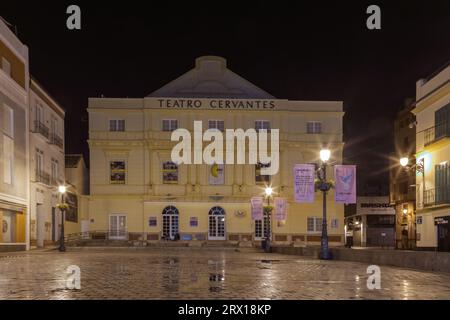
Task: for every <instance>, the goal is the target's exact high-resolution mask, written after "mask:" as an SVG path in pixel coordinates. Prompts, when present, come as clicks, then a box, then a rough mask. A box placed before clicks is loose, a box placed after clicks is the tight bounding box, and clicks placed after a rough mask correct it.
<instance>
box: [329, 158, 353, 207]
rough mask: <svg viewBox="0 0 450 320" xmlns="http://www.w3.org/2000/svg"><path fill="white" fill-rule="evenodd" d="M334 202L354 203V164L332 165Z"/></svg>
mask: <svg viewBox="0 0 450 320" xmlns="http://www.w3.org/2000/svg"><path fill="white" fill-rule="evenodd" d="M334 178H335V180H336V183H335V193H334V199H335V202H336V203H346V204H348V203H356V166H354V165H336V166H334Z"/></svg>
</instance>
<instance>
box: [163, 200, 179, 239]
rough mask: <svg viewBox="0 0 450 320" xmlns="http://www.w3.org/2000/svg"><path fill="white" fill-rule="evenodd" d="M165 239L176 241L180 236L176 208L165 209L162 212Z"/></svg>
mask: <svg viewBox="0 0 450 320" xmlns="http://www.w3.org/2000/svg"><path fill="white" fill-rule="evenodd" d="M162 217H163V237H164V239H171V240H174V239H175V238H177V237H178V236H179V231H178V209H177V208H176V207H174V206H168V207H165V208H164V210H163V212H162Z"/></svg>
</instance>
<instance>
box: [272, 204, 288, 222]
mask: <svg viewBox="0 0 450 320" xmlns="http://www.w3.org/2000/svg"><path fill="white" fill-rule="evenodd" d="M286 218H287V201H286V198H275V220H276V221H285V220H286Z"/></svg>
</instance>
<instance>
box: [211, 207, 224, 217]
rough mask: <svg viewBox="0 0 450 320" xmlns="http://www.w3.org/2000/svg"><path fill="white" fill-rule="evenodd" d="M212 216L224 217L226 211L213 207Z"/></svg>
mask: <svg viewBox="0 0 450 320" xmlns="http://www.w3.org/2000/svg"><path fill="white" fill-rule="evenodd" d="M209 215H210V216H224V215H225V210H224V209H223V208H222V207H212V208H211V210H209Z"/></svg>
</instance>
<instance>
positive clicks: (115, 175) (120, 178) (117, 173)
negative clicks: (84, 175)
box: [109, 161, 126, 184]
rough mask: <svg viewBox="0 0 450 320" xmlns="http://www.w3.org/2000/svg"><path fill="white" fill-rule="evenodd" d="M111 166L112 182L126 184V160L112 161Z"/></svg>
mask: <svg viewBox="0 0 450 320" xmlns="http://www.w3.org/2000/svg"><path fill="white" fill-rule="evenodd" d="M109 168H110V180H109V181H110V183H111V184H125V178H126V167H125V161H111V162H110V163H109Z"/></svg>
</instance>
